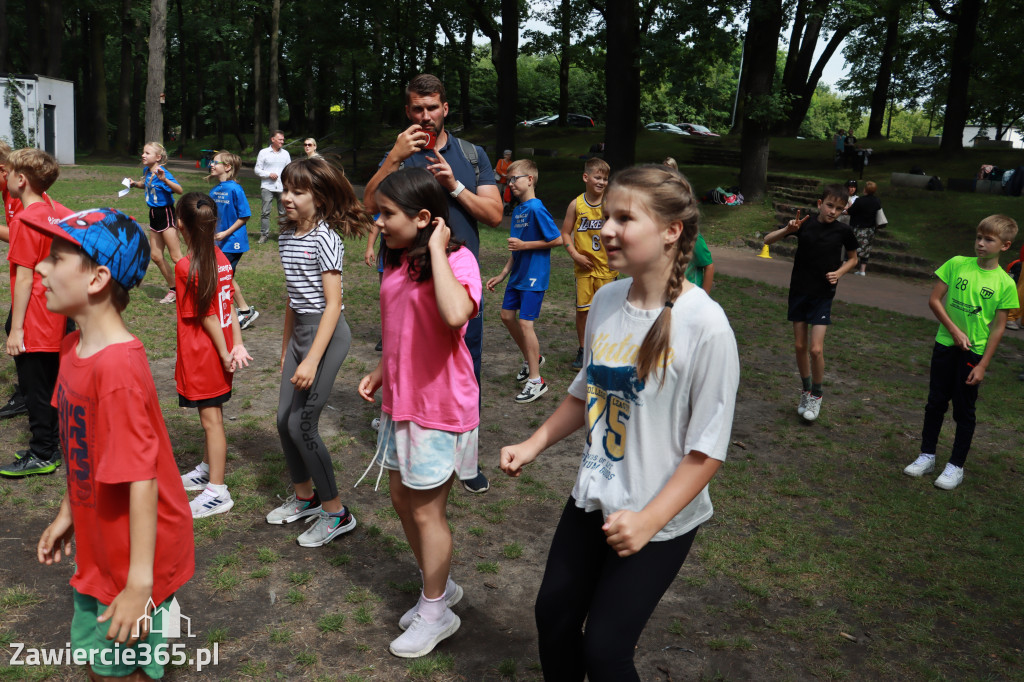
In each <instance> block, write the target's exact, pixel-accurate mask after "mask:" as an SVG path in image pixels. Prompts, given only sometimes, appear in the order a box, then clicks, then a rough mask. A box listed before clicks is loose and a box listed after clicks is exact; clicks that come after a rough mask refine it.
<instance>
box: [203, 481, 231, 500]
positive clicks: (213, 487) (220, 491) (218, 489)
mask: <svg viewBox="0 0 1024 682" xmlns="http://www.w3.org/2000/svg"><path fill="white" fill-rule="evenodd" d="M206 489H207V490H210V491H212V492H214V493H216V495H217V497H224V494H225V493H226V492H227V491H228V486H227V484H226V483H221V484H220V485H217V484H216V483H207V484H206Z"/></svg>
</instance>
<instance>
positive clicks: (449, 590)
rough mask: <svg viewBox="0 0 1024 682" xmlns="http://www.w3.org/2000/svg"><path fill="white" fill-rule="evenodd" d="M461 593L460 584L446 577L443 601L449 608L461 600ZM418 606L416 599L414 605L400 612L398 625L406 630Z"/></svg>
mask: <svg viewBox="0 0 1024 682" xmlns="http://www.w3.org/2000/svg"><path fill="white" fill-rule="evenodd" d="M463 594H464V592H463V589H462V586H461V585H458V584H457V583H456V582H455V581H454V580H452V579H451V578H448V583H447V584H446V585H445V587H444V603H445V604H447V605H448V608H451V607H453V606H455V605H456V604H458V603H459V602H460V601H462V595H463ZM419 607H420V602H419V600H418V599H417V600H416V605H415V606H413V607H412V608H411V609H409V610H408V611H406V612H405V613H404V614H402V617H401V618H399V619H398V627H400V628H402V629H403V630H408V629H409V626H410V625H412V621H413V619H414V618H415V617H416V612H417V610H418V609H419Z"/></svg>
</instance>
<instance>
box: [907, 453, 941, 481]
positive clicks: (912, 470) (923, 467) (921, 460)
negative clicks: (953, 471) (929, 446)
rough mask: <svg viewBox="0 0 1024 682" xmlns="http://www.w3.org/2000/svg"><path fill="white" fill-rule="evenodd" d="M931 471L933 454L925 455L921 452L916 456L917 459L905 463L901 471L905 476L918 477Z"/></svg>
mask: <svg viewBox="0 0 1024 682" xmlns="http://www.w3.org/2000/svg"><path fill="white" fill-rule="evenodd" d="M933 471H935V455H926V454H925V453H923V452H922V453H921V454H920V455H918V456H917V459H915V460H914V461H913V462H911V463H910V464H908V465H907V468H906V469H904V470H903V473H905V474H906V475H907V476H913V477H914V478H918V477H920V476H924V475H925V474H930V473H931V472H933Z"/></svg>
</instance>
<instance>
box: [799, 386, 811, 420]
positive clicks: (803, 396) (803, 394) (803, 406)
mask: <svg viewBox="0 0 1024 682" xmlns="http://www.w3.org/2000/svg"><path fill="white" fill-rule="evenodd" d="M810 397H811V392H810V391H800V404H799V405H797V406H796V413H797V414H798V415H800V416H801V417H802V416H804V412H806V411H807V399H808V398H810Z"/></svg>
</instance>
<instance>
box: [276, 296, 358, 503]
mask: <svg viewBox="0 0 1024 682" xmlns="http://www.w3.org/2000/svg"><path fill="white" fill-rule="evenodd" d="M320 317H321V316H320V314H319V313H295V328H294V329H293V330H292V338H290V339H289V340H288V350H287V351H286V352H285V354H284V368H283V370H282V372H281V395H280V399H279V400H278V403H277V432H278V433H279V434H280V435H281V448H282V449H283V450H284V458H285V460H286V461H287V462H288V469H289V471H290V472H291V475H292V483H303V482H305V481H308V480H309V479H310V478H312V479H313V485H314V487H316V490H317V493H318V494H319V495H320V499H321V500H333V499H334V498H336V497H337V496H338V486H337V484H336V483H335V481H334V466H333V464H332V462H331V453H329V452H328V451H327V446H326V445H324V441H323V439H322V438H320V413H321V412H322V411H323V409H324V405H326V404H327V399H328V398H329V397H330V396H331V387H332V386H333V385H334V380H335V378H337V376H338V370H340V369H341V363H342V362H343V361H344V360H345V356H346V355H347V354H348V348H349V346H350V345H351V343H352V334H351V332H350V331H349V328H348V322H346V321H345V315H344V313H342V315H341V317H340V318H339V319H338V325H337V326H336V327H335V328H334V336H332V337H331V342H330V343H329V344H328V345H327V350H326V351H324V356H323V357H322V358H321V359H320V366H319V367H317V370H316V378H314V379H313V385H312V386H310V387H309V389H308V390H306V391H297V390H295V386H293V385H292V382H291V378H292V376H293V375H294V374H295V369H296V368H297V367H298V366H299V363H300V362H302V360H303V359H304V358H305V357H306V355H307V354H308V353H309V348H310V346H312V345H313V338H314V337H315V336H316V330H317V327H318V326H319V324H320Z"/></svg>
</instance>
